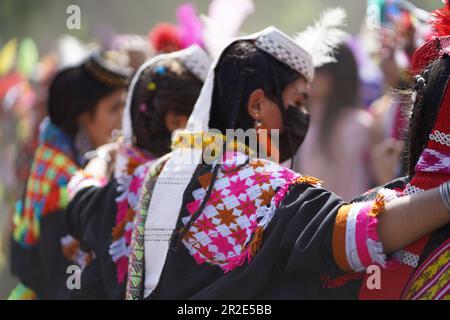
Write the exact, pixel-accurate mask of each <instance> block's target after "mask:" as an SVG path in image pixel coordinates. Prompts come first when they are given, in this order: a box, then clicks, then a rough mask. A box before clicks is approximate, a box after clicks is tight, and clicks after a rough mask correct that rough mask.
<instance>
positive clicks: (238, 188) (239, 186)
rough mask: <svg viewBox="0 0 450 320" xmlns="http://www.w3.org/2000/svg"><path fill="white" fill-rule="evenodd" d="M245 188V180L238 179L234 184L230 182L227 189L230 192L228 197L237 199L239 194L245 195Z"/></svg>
mask: <svg viewBox="0 0 450 320" xmlns="http://www.w3.org/2000/svg"><path fill="white" fill-rule="evenodd" d="M247 188H248V187H247V185H246V184H245V180H241V178H239V177H237V179H236V181H234V182H233V181H231V180H230V186H228V187H227V189H228V190H230V195H234V196H235V197H236V198H239V196H240V195H241V194H245V193H246V190H247Z"/></svg>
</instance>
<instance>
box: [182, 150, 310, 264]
mask: <svg viewBox="0 0 450 320" xmlns="http://www.w3.org/2000/svg"><path fill="white" fill-rule="evenodd" d="M237 158H239V159H241V160H240V161H236V159H237ZM246 158H247V157H246V156H243V155H242V154H238V153H231V152H229V153H226V161H225V163H226V164H224V165H222V167H221V170H219V173H218V176H217V179H216V180H215V182H214V187H213V189H212V193H211V196H210V198H209V200H208V201H207V203H206V206H205V208H204V210H203V211H202V213H201V214H200V215H199V217H198V218H197V219H196V221H195V222H194V223H193V225H192V226H191V228H190V229H189V231H188V233H187V234H186V236H185V237H184V239H183V243H184V245H185V246H186V248H187V249H188V250H189V252H190V254H191V255H192V256H193V258H194V259H195V261H196V262H197V263H198V264H202V263H205V262H207V263H209V264H212V265H217V266H219V267H220V268H222V269H223V270H224V271H225V272H228V271H231V270H233V269H234V268H236V267H237V266H240V265H242V264H243V263H244V262H245V261H246V260H247V261H249V262H250V261H251V259H252V258H253V257H254V256H255V254H256V252H257V250H258V249H259V246H260V245H261V241H262V233H263V231H264V230H265V229H266V227H267V226H268V224H269V223H270V221H271V220H272V218H273V216H274V214H275V210H276V209H277V208H278V207H279V204H280V202H281V201H282V199H283V198H284V196H285V195H286V193H287V191H288V189H289V187H290V186H292V185H293V184H296V183H305V182H309V183H314V184H315V183H318V182H319V180H317V179H313V178H309V179H308V178H306V177H301V176H300V175H299V174H296V173H294V172H293V171H291V170H288V169H286V168H284V167H282V166H280V165H278V164H276V163H273V162H270V161H266V160H258V161H256V162H255V163H251V164H247V165H245V166H243V167H240V168H239V170H236V168H237V163H245V161H246ZM242 160H244V161H242ZM228 163H231V165H229V164H228ZM210 179H211V174H210V173H208V174H206V175H203V176H201V177H199V183H200V185H201V187H200V188H199V189H197V190H195V191H193V193H192V195H193V198H194V201H192V202H190V203H187V205H186V208H187V210H188V212H189V213H190V215H189V216H187V217H184V218H183V219H182V222H183V223H184V224H185V225H186V224H187V223H188V221H189V219H190V217H191V215H192V214H194V212H195V211H197V210H198V208H199V207H200V204H201V203H202V201H203V199H204V197H205V194H206V191H207V189H208V186H209V184H210Z"/></svg>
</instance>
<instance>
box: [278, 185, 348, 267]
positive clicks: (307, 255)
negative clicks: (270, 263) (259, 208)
mask: <svg viewBox="0 0 450 320" xmlns="http://www.w3.org/2000/svg"><path fill="white" fill-rule="evenodd" d="M343 204H344V202H343V200H342V199H340V198H339V197H338V196H336V195H335V194H333V193H331V192H328V191H326V190H324V189H320V188H316V187H312V186H308V185H296V186H294V187H292V189H291V191H290V192H289V193H288V195H287V197H286V198H285V199H284V200H283V202H282V206H281V207H280V209H279V211H278V213H277V215H278V219H279V222H280V225H279V227H281V228H284V230H283V237H282V241H281V245H280V251H279V258H280V259H279V263H281V264H282V265H284V268H285V270H286V271H303V272H320V273H326V274H330V275H340V274H342V272H341V270H340V269H339V267H338V266H337V265H336V263H335V261H334V257H333V251H332V234H333V228H334V224H335V218H336V215H337V213H338V210H339V208H340V207H341V206H342V205H343Z"/></svg>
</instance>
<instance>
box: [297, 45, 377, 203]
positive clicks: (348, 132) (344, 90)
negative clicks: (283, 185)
mask: <svg viewBox="0 0 450 320" xmlns="http://www.w3.org/2000/svg"><path fill="white" fill-rule="evenodd" d="M335 58H336V60H337V62H336V63H330V64H327V65H325V66H323V67H321V68H318V69H317V70H316V74H315V77H314V84H313V86H312V88H311V95H310V99H309V103H308V110H309V112H310V114H311V127H310V129H309V131H308V135H307V137H306V139H305V142H304V143H303V145H302V147H301V148H300V150H299V153H298V156H297V157H296V160H297V161H296V162H297V163H296V164H297V166H295V167H294V168H300V169H299V170H297V171H298V172H308V173H309V174H311V175H313V176H315V177H318V178H320V179H321V180H323V181H324V183H323V187H324V188H326V189H328V190H330V191H332V192H334V193H336V194H338V195H339V196H340V197H342V198H343V199H344V200H347V201H350V200H351V199H353V198H354V197H355V196H356V195H359V194H361V193H363V192H365V191H367V190H368V189H369V187H371V184H370V166H369V154H370V152H369V143H370V127H371V124H372V121H373V119H372V116H371V115H370V113H368V112H367V111H365V110H364V109H363V108H362V106H361V101H360V97H359V92H360V83H359V78H358V67H357V64H356V60H355V58H354V56H353V53H352V51H351V50H350V48H349V47H347V46H346V45H341V46H339V48H338V50H337V51H336V55H335ZM330 163H332V164H333V165H332V166H330Z"/></svg>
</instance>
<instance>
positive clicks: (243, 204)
mask: <svg viewBox="0 0 450 320" xmlns="http://www.w3.org/2000/svg"><path fill="white" fill-rule="evenodd" d="M237 208H238V209H239V210H242V213H243V214H245V215H246V216H249V215H251V214H253V213H254V212H255V211H256V206H255V204H254V202H253V201H250V200H248V197H247V199H246V200H245V201H240V205H239V206H237Z"/></svg>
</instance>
